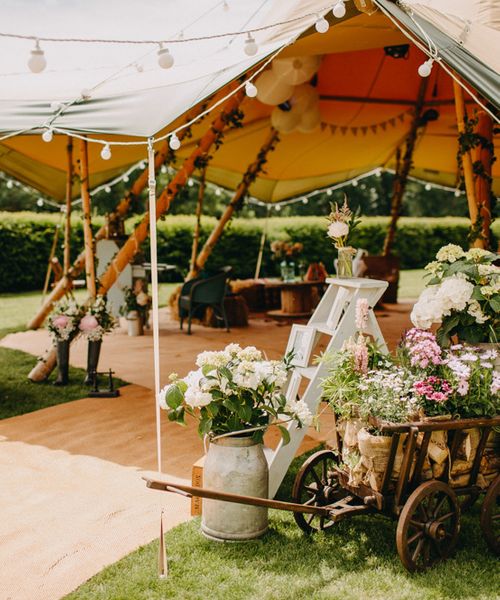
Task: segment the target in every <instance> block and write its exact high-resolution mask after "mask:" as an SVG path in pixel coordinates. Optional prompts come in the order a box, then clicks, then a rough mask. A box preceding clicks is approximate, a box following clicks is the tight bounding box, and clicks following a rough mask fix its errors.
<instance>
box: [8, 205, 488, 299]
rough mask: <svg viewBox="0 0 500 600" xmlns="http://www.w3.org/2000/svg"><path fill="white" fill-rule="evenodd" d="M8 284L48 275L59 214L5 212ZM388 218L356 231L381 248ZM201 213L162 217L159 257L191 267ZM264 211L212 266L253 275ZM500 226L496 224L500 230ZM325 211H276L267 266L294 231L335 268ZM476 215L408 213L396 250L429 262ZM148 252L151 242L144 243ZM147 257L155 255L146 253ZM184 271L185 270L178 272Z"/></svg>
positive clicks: (33, 284)
mask: <svg viewBox="0 0 500 600" xmlns="http://www.w3.org/2000/svg"><path fill="white" fill-rule="evenodd" d="M0 219H1V220H0V256H1V257H2V260H1V261H0V291H2V292H15V291H22V290H34V289H41V288H42V286H43V282H44V279H45V272H46V269H47V260H48V257H49V252H50V248H51V245H52V240H53V235H54V228H55V226H56V224H57V223H58V222H59V221H60V217H59V215H57V214H37V213H0ZM137 221H138V219H137V217H134V218H133V219H129V220H128V221H127V224H126V227H127V231H128V232H130V231H132V229H133V227H134V225H135V223H137ZM102 222H103V221H102V218H97V219H95V221H94V227H95V228H97V227H98V226H100V225H101V224H102ZM387 222H388V219H387V218H386V217H368V218H365V219H363V221H362V223H361V225H360V226H359V228H358V229H357V230H356V231H355V235H354V236H353V237H354V239H353V244H354V245H355V246H356V247H358V248H365V249H366V250H368V252H369V253H370V254H379V253H380V252H381V250H382V247H383V242H384V237H385V231H386V227H387ZM215 223H216V219H215V218H213V217H205V218H204V219H203V227H202V231H201V236H200V248H201V245H202V244H203V243H204V242H205V240H206V239H207V237H208V235H209V233H210V231H211V229H212V228H213V226H214V224H215ZM193 225H194V217H192V216H184V215H176V216H168V217H167V218H166V219H165V220H163V221H160V222H159V225H158V259H159V261H160V262H166V263H170V264H175V265H178V267H179V269H180V272H181V273H182V274H183V275H185V274H186V273H187V271H188V268H189V260H190V257H191V242H192V230H193ZM263 225H264V221H263V220H262V219H234V221H233V222H232V223H230V224H229V226H228V227H227V228H226V230H225V231H224V233H223V235H222V238H221V240H220V242H219V243H218V244H217V246H216V247H215V249H214V251H213V253H212V255H211V256H210V258H209V260H208V263H207V269H208V270H215V269H217V268H218V267H220V266H222V265H227V264H229V265H231V266H232V267H233V276H234V277H237V278H246V277H253V275H254V272H255V265H256V261H257V255H258V251H259V246H260V240H261V235H262V227H263ZM498 225H499V226H496V227H494V229H495V230H496V232H497V233H499V232H500V224H498ZM325 230H326V220H325V218H324V217H275V218H272V219H270V220H269V232H268V240H267V242H266V245H265V251H264V257H263V263H262V269H261V274H262V275H263V276H273V275H275V274H277V272H278V266H277V265H276V264H275V263H274V262H273V260H272V258H271V252H270V249H269V242H270V241H271V240H273V239H278V238H290V239H292V240H293V241H300V242H302V243H303V244H304V253H303V255H302V256H301V260H304V262H306V263H309V262H318V261H322V262H323V263H324V264H325V265H326V267H327V269H328V270H330V271H332V270H333V260H334V259H335V257H336V251H335V249H334V247H333V245H332V243H331V241H330V240H329V239H328V238H327V237H326V233H325ZM467 232H468V221H467V219H462V218H458V217H447V218H437V219H423V218H422V219H417V218H404V217H403V218H401V220H400V223H399V228H398V232H397V235H396V244H395V253H397V254H398V255H399V256H400V258H401V265H402V267H403V268H405V269H416V268H421V267H423V266H424V265H425V264H426V263H428V262H430V261H431V260H432V259H433V257H434V256H435V254H436V252H437V250H438V249H439V248H440V247H441V246H443V245H444V244H448V243H454V244H458V245H460V246H462V247H466V245H467ZM62 237H63V236H62V233H61V234H60V236H59V242H60V243H58V250H57V256H58V258H59V260H60V261H61V262H62ZM82 247H83V230H82V225H81V219H80V216H79V215H77V214H75V216H74V224H73V234H72V241H71V254H72V258H73V259H74V258H75V257H76V255H77V254H78V253H79V252H80V251H81V249H82ZM143 251H144V254H145V256H146V257H148V254H149V246H148V244H147V243H146V244H145V245H144V247H143ZM146 260H147V258H146ZM177 278H180V276H179V275H177Z"/></svg>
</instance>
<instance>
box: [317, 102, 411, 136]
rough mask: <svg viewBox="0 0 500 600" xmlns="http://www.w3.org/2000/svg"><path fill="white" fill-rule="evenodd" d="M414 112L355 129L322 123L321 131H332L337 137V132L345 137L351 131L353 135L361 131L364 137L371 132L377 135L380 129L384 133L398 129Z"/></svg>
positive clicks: (354, 127) (407, 111)
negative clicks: (399, 124) (388, 129)
mask: <svg viewBox="0 0 500 600" xmlns="http://www.w3.org/2000/svg"><path fill="white" fill-rule="evenodd" d="M412 112H413V109H411V108H410V109H408V110H405V111H404V112H402V113H401V114H399V115H396V116H395V117H391V118H390V119H387V120H386V121H381V122H380V123H373V124H372V125H359V126H353V127H348V126H345V125H336V124H333V123H324V122H323V123H321V131H325V129H327V128H328V129H330V133H331V135H335V133H336V132H337V130H340V133H341V134H342V135H345V134H346V133H347V132H348V131H350V132H351V133H352V134H353V135H356V136H357V135H358V131H361V133H362V135H366V134H367V133H368V132H369V131H370V132H371V133H377V131H378V130H379V129H381V130H382V131H386V130H387V127H388V126H390V127H396V124H397V122H398V121H400V122H401V123H403V122H404V120H405V119H406V116H407V115H408V114H411V113H412Z"/></svg>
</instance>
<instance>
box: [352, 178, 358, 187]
mask: <svg viewBox="0 0 500 600" xmlns="http://www.w3.org/2000/svg"><path fill="white" fill-rule="evenodd" d="M351 185H352V187H358V180H357V179H354V180H353V181H352V182H351Z"/></svg>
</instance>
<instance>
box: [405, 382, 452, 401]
mask: <svg viewBox="0 0 500 600" xmlns="http://www.w3.org/2000/svg"><path fill="white" fill-rule="evenodd" d="M413 389H414V390H415V392H416V393H417V394H418V395H419V396H423V397H424V398H426V399H427V400H432V401H433V402H438V403H439V404H442V403H444V402H446V400H448V396H449V395H450V394H451V392H452V390H453V388H452V386H451V385H450V383H449V382H448V381H447V380H446V379H441V378H440V377H435V376H434V375H432V376H431V377H426V378H425V379H422V380H421V381H417V382H416V383H415V384H414V386H413Z"/></svg>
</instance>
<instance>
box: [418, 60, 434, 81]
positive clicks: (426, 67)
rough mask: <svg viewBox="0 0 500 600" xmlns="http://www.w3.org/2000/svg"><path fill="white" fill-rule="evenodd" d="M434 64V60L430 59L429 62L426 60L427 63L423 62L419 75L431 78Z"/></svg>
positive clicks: (419, 68)
mask: <svg viewBox="0 0 500 600" xmlns="http://www.w3.org/2000/svg"><path fill="white" fill-rule="evenodd" d="M433 64H434V59H433V58H429V59H428V60H426V61H425V62H423V63H422V64H421V65H420V66H419V67H418V74H419V75H420V77H429V75H430V74H431V71H432V65H433Z"/></svg>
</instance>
